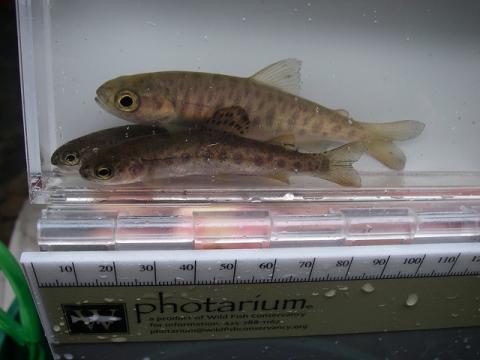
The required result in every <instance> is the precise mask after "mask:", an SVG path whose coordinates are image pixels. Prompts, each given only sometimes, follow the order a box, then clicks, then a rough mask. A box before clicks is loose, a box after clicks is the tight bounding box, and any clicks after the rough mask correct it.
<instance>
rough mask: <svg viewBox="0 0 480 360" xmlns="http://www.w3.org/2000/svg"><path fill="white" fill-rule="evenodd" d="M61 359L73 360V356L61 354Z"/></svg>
mask: <svg viewBox="0 0 480 360" xmlns="http://www.w3.org/2000/svg"><path fill="white" fill-rule="evenodd" d="M63 357H64V358H65V359H66V360H72V359H73V355H72V354H69V353H67V354H63Z"/></svg>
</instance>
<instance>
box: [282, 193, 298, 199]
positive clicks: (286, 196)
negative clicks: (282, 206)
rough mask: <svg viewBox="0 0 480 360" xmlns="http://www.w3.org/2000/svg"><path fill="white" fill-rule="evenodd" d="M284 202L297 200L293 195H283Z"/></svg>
mask: <svg viewBox="0 0 480 360" xmlns="http://www.w3.org/2000/svg"><path fill="white" fill-rule="evenodd" d="M282 199H283V200H294V199H295V195H293V194H292V193H286V194H285V195H283V198H282Z"/></svg>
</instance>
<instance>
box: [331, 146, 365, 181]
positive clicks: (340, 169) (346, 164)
mask: <svg viewBox="0 0 480 360" xmlns="http://www.w3.org/2000/svg"><path fill="white" fill-rule="evenodd" d="M364 152H365V146H364V144H363V143H362V142H353V143H349V144H345V145H343V146H340V147H338V148H336V149H333V150H330V151H327V152H326V153H324V156H326V157H328V159H329V160H330V163H329V169H328V171H327V172H326V173H325V174H323V175H322V177H323V178H324V179H325V180H328V181H331V182H334V183H336V184H339V185H343V186H355V187H360V186H361V185H362V181H361V179H360V176H359V175H358V173H357V171H356V170H355V169H354V168H353V167H352V164H353V163H354V162H355V161H357V160H358V159H360V156H362V154H363V153H364Z"/></svg>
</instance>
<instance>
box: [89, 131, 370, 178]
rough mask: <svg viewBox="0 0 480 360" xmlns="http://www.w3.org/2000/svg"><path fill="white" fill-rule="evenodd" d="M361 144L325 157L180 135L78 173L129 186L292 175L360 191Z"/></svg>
mask: <svg viewBox="0 0 480 360" xmlns="http://www.w3.org/2000/svg"><path fill="white" fill-rule="evenodd" d="M363 150H364V148H363V144H362V143H361V142H356V143H352V144H346V145H343V146H341V147H339V148H337V149H334V150H331V151H328V152H326V153H325V154H303V153H299V152H296V151H289V150H286V149H284V148H283V147H281V146H277V145H272V144H267V143H262V142H258V141H255V140H250V139H245V138H241V137H238V136H235V135H232V134H223V133H219V132H213V133H206V132H184V133H178V134H172V135H170V136H167V137H162V136H159V135H153V136H148V137H142V138H137V139H132V140H129V141H127V142H124V143H122V144H120V145H117V146H112V147H109V148H106V149H104V150H100V151H98V152H97V153H96V154H93V155H92V156H90V157H88V158H87V159H86V160H85V161H84V162H83V164H82V166H81V168H80V174H81V175H82V176H83V177H84V178H86V179H88V180H91V181H96V182H99V183H103V184H108V185H114V184H129V183H136V182H147V181H150V180H153V179H162V178H176V177H183V176H190V175H203V176H218V175H255V176H264V177H270V178H275V179H278V180H281V181H284V182H288V178H289V176H290V175H292V174H304V175H310V176H315V177H320V178H322V179H326V180H329V181H332V182H335V183H337V184H340V185H345V186H360V177H359V176H358V174H357V172H356V171H355V170H354V169H353V167H352V163H353V162H355V161H357V160H358V158H359V157H360V156H361V154H362V153H363Z"/></svg>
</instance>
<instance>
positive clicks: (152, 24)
mask: <svg viewBox="0 0 480 360" xmlns="http://www.w3.org/2000/svg"><path fill="white" fill-rule="evenodd" d="M146 24H147V25H150V26H157V23H156V22H153V21H147V22H146Z"/></svg>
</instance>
